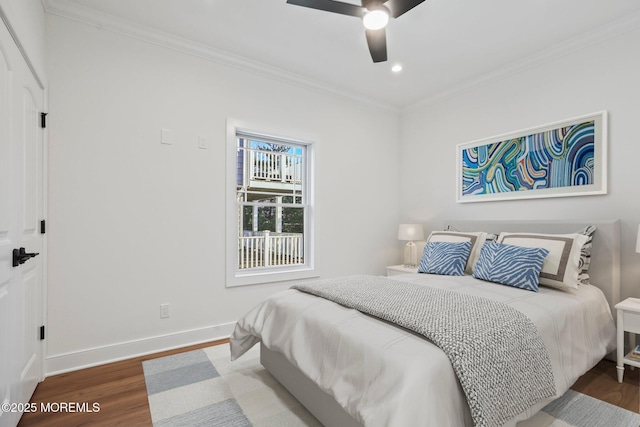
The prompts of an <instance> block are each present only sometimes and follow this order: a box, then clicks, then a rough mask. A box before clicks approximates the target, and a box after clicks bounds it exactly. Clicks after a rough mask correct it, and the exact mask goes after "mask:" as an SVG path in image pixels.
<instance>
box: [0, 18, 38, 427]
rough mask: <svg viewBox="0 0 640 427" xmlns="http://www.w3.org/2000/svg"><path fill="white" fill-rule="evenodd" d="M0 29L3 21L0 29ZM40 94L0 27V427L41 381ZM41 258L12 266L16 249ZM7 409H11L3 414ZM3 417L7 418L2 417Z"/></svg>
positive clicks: (9, 423)
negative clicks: (0, 405) (36, 254)
mask: <svg viewBox="0 0 640 427" xmlns="http://www.w3.org/2000/svg"><path fill="white" fill-rule="evenodd" d="M0 22H1V21H0ZM42 104H43V91H42V89H41V88H40V87H39V86H38V84H37V82H36V81H35V79H34V77H33V75H32V74H31V71H30V70H29V68H28V67H27V64H26V62H25V61H24V59H23V57H22V56H21V54H20V52H19V50H18V48H17V46H16V44H15V42H14V41H13V39H12V38H11V35H10V34H9V32H8V30H7V28H6V27H5V25H4V23H2V24H0V403H2V404H3V405H2V410H0V426H2V427H4V426H13V425H15V424H17V422H18V420H19V419H20V416H21V409H22V405H20V404H21V403H26V402H28V401H29V399H30V398H31V395H32V394H33V391H34V390H35V387H36V385H37V384H38V382H39V381H40V380H41V379H42V366H43V364H42V353H43V351H42V347H43V346H42V342H41V340H40V326H41V325H42V324H43V322H42V317H43V316H42V313H43V309H42V294H43V292H42V283H43V268H42V266H43V258H44V256H43V255H44V254H43V253H42V252H43V250H44V245H43V236H42V235H41V234H40V220H41V219H42V218H44V197H43V192H44V188H43V183H44V181H43V179H44V177H43V170H44V163H43V161H44V156H43V153H44V150H43V144H44V141H43V135H44V132H43V130H42V129H41V128H40V113H41V112H42ZM20 248H25V250H24V251H25V252H26V253H39V254H40V255H39V256H35V257H32V258H28V259H27V257H22V258H23V261H24V262H23V263H22V264H18V265H17V266H14V265H13V263H14V262H13V261H14V254H13V252H14V249H20ZM6 404H9V405H8V406H7V405H6ZM7 410H8V411H7Z"/></svg>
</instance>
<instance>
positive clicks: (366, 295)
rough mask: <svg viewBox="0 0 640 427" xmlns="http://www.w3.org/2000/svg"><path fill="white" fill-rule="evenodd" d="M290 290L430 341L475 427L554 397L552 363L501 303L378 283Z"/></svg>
mask: <svg viewBox="0 0 640 427" xmlns="http://www.w3.org/2000/svg"><path fill="white" fill-rule="evenodd" d="M292 288H293V289H297V290H299V291H303V292H307V293H310V294H313V295H316V296H319V297H322V298H325V299H328V300H330V301H333V302H336V303H338V304H341V305H344V306H346V307H350V308H354V309H356V310H358V311H360V312H362V313H365V314H369V315H371V316H375V317H378V318H380V319H383V320H386V321H389V322H392V323H395V324H397V325H398V326H402V327H404V328H407V329H410V330H412V331H414V332H417V333H419V334H421V335H423V336H424V337H426V338H427V339H429V340H430V341H432V342H433V343H434V344H435V345H437V346H438V347H439V348H440V349H442V351H444V353H445V354H446V355H447V356H448V357H449V360H450V361H451V364H452V365H453V370H454V371H455V373H456V375H457V376H458V380H459V381H460V384H461V386H462V389H463V390H464V393H465V395H466V398H467V402H468V403H469V408H470V409H471V416H472V418H473V422H474V424H475V425H476V426H482V427H489V426H491V427H493V426H501V425H503V424H504V423H505V422H507V421H509V420H510V419H511V418H513V417H515V416H516V415H518V414H520V413H522V412H524V411H525V410H527V409H528V408H530V407H531V406H533V405H534V404H535V403H537V402H539V401H540V400H542V399H544V398H547V397H552V396H554V395H555V383H554V380H553V371H552V368H551V361H550V359H549V354H548V353H547V349H546V348H545V345H544V342H543V340H542V338H541V337H540V334H539V333H538V329H537V328H536V326H535V325H534V324H533V322H532V321H531V320H530V319H529V318H528V317H527V316H525V315H524V314H522V313H521V312H519V311H518V310H516V309H514V308H512V307H509V306H508V305H506V304H503V303H501V302H497V301H492V300H489V299H486V298H480V297H477V296H474V295H467V294H460V293H456V292H451V291H446V290H442V289H434V288H429V287H425V286H420V285H416V284H412V283H405V282H399V281H395V280H391V279H387V278H385V277H378V276H350V277H339V278H335V279H327V280H318V281H314V282H309V283H302V284H297V285H295V286H292ZM425 363H428V362H425Z"/></svg>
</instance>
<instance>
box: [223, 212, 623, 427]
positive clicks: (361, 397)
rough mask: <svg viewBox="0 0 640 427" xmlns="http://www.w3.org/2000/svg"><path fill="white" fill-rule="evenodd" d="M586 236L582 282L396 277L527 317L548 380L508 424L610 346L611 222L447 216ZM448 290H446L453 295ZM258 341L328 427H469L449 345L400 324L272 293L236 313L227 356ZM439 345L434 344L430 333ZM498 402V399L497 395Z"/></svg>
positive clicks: (270, 364)
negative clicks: (521, 283) (530, 285)
mask: <svg viewBox="0 0 640 427" xmlns="http://www.w3.org/2000/svg"><path fill="white" fill-rule="evenodd" d="M587 225H595V226H596V228H597V231H596V233H595V234H594V236H593V248H592V251H591V263H590V267H589V275H590V283H591V284H590V285H581V286H579V287H578V289H572V290H557V289H553V288H548V287H544V286H541V287H540V289H539V291H538V292H529V291H525V290H522V289H517V288H512V287H509V286H503V285H500V284H495V283H489V282H486V281H481V280H478V279H475V278H473V277H470V276H468V275H465V276H436V275H431V274H428V275H424V274H410V275H402V276H394V277H393V279H394V280H398V281H401V282H404V283H407V284H408V285H407V286H409V285H411V286H414V287H425V288H429V289H430V291H431V290H435V291H437V290H440V289H446V290H447V291H453V292H452V293H455V294H458V295H462V296H464V297H467V296H470V297H473V298H475V297H480V298H481V299H484V300H490V301H498V302H500V303H503V304H504V305H506V306H508V307H509V309H515V310H517V311H519V312H520V313H523V314H524V315H525V316H526V317H527V318H529V319H530V320H531V321H532V322H533V324H535V326H536V327H537V329H538V331H539V332H540V339H542V341H543V342H544V346H543V347H545V348H546V350H547V352H548V357H549V359H550V363H551V371H552V375H553V376H552V381H553V383H554V384H553V386H554V387H555V389H554V390H553V391H554V393H553V394H552V395H549V397H546V398H543V399H540V400H538V401H537V402H536V403H535V404H532V405H531V406H529V407H527V408H526V409H525V410H522V411H521V412H518V413H516V415H515V416H513V417H511V418H509V419H508V420H506V422H504V423H502V422H501V423H500V425H508V426H511V425H516V423H517V422H518V421H520V420H524V419H527V418H529V417H531V416H532V415H533V414H535V413H536V412H537V411H539V410H540V409H541V408H542V407H544V406H545V405H546V404H548V403H549V402H550V401H552V400H553V399H555V398H557V397H559V396H561V395H562V394H563V393H564V392H565V391H566V390H567V389H568V388H569V387H570V386H571V385H572V384H573V383H574V382H575V381H576V380H577V378H578V377H580V376H581V375H582V374H584V373H585V372H586V371H588V370H589V369H591V368H592V367H593V366H594V365H595V364H596V363H598V361H600V360H601V359H602V358H603V357H604V356H605V355H607V354H608V353H611V352H612V351H613V350H614V347H615V326H614V324H613V319H612V316H611V312H612V309H611V307H612V306H613V305H614V304H615V303H617V302H618V301H619V293H620V278H619V265H620V260H619V257H620V253H619V252H620V249H619V246H620V244H619V239H620V236H619V235H620V224H619V221H572V222H570V221H560V222H558V221H553V222H552V221H535V222H524V221H507V222H505V221H502V222H497V221H496V222H494V221H451V222H448V223H446V224H445V228H450V229H454V230H460V231H472V230H483V231H486V232H489V233H496V234H497V233H500V232H533V233H554V234H560V233H573V232H575V231H576V230H578V229H581V228H583V227H585V226H587ZM450 293H451V292H450ZM258 342H259V343H260V345H261V362H262V364H263V365H264V366H265V367H266V368H267V369H268V370H269V372H271V373H272V374H273V375H274V377H276V378H277V379H278V380H279V381H280V382H281V383H282V384H283V385H284V386H285V387H286V388H287V389H288V390H289V391H290V392H291V393H292V394H293V395H294V396H295V397H296V398H297V399H298V400H299V401H300V402H301V403H302V404H303V405H304V406H305V407H307V408H308V409H309V410H310V411H311V412H312V413H313V414H314V415H315V416H316V418H318V420H320V422H322V423H323V424H324V425H326V426H340V427H350V426H362V425H365V426H407V425H411V426H421V425H423V426H434V425H448V426H471V425H474V424H475V425H492V423H491V422H484V421H483V422H478V419H477V417H476V414H475V412H474V413H473V414H472V412H473V411H472V409H470V403H469V402H471V400H469V401H468V400H467V397H469V394H468V392H467V389H466V388H465V389H464V390H463V388H462V386H461V380H460V378H459V377H458V376H456V374H459V372H458V370H456V369H454V367H452V365H456V364H455V363H452V362H451V360H450V357H448V354H445V353H444V352H443V350H442V349H441V348H439V347H437V346H436V345H434V344H433V343H432V342H431V341H430V340H427V339H425V338H424V337H423V336H421V335H420V334H417V333H415V332H413V331H411V330H408V329H406V328H401V327H398V326H396V325H393V324H391V323H390V322H388V321H385V320H381V319H379V318H376V317H372V316H369V315H366V314H363V313H361V312H359V311H357V310H354V309H351V308H347V307H345V306H343V305H340V304H336V303H334V302H331V301H329V300H326V299H324V298H319V297H318V296H315V295H312V294H309V293H306V292H300V291H298V290H293V289H291V290H287V291H283V292H280V293H278V294H276V295H274V296H272V297H270V298H269V299H267V300H266V301H265V302H264V303H262V304H260V305H259V306H258V307H256V308H254V309H253V310H251V311H250V312H249V313H247V315H245V316H244V317H243V318H242V319H240V320H239V322H238V324H237V326H236V329H235V331H234V334H233V335H232V337H231V346H232V358H237V357H239V356H241V354H242V353H243V352H244V351H246V350H248V348H250V347H252V346H253V345H255V344H257V343H258ZM436 342H437V341H436ZM497 403H501V402H497Z"/></svg>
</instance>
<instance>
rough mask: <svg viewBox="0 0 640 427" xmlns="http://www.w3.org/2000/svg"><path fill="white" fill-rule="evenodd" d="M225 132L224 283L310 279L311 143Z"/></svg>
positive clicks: (260, 134) (311, 266)
mask: <svg viewBox="0 0 640 427" xmlns="http://www.w3.org/2000/svg"><path fill="white" fill-rule="evenodd" d="M229 133H230V137H229V141H228V142H227V144H228V154H227V169H228V170H227V177H228V181H227V186H228V189H227V190H228V193H227V194H228V195H229V198H228V200H227V285H228V286H235V285H245V284H255V283H265V282H273V281H279V280H290V279H296V278H303V277H309V276H311V275H312V274H309V272H311V271H312V270H313V246H312V243H313V242H312V239H313V236H312V230H313V227H312V225H313V224H312V214H311V210H312V208H313V205H312V197H311V195H312V188H311V184H312V183H311V176H312V175H311V169H312V164H311V160H312V155H311V154H312V145H311V144H310V143H308V142H302V141H296V140H292V139H289V138H282V137H276V136H272V135H267V134H263V133H259V132H253V131H247V130H243V129H240V128H237V127H235V126H233V125H231V126H230V129H229ZM231 136H232V138H231Z"/></svg>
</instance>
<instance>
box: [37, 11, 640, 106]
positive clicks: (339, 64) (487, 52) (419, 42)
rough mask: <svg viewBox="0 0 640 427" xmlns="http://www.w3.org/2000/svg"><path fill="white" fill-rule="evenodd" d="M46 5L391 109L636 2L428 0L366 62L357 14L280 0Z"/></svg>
mask: <svg viewBox="0 0 640 427" xmlns="http://www.w3.org/2000/svg"><path fill="white" fill-rule="evenodd" d="M345 1H349V2H351V3H357V0H345ZM45 5H46V8H47V10H48V11H49V12H52V13H59V14H62V15H65V14H67V15H70V14H71V11H73V14H74V16H75V17H76V18H77V17H78V16H91V17H92V19H93V20H98V21H99V20H104V21H108V22H116V21H117V22H123V23H126V24H127V25H128V26H129V27H134V26H135V27H138V26H142V27H144V29H145V30H149V31H151V32H153V33H154V34H156V35H157V34H162V35H163V37H166V36H171V37H173V36H176V37H178V38H180V40H182V42H184V41H185V40H186V41H189V42H194V44H195V45H197V46H206V47H207V48H210V49H211V50H212V51H214V52H217V53H219V54H220V55H221V56H224V55H227V54H231V55H227V56H226V58H227V59H228V58H229V57H231V58H232V59H231V60H232V61H233V60H237V61H239V62H244V63H245V65H246V64H247V63H250V64H252V65H251V66H252V67H254V68H256V69H262V70H263V71H264V72H267V73H271V74H277V75H279V77H280V78H282V77H283V76H286V77H287V78H291V79H293V80H295V81H296V82H297V83H298V84H300V83H301V82H303V83H306V84H310V85H311V86H316V87H326V88H327V90H329V91H332V92H334V93H341V94H343V95H347V96H350V97H354V98H359V99H363V100H368V101H371V102H374V103H377V104H379V105H383V106H387V107H391V108H394V109H400V108H404V107H408V106H411V105H415V104H416V103H420V102H425V101H428V100H432V99H435V98H438V97H441V96H444V95H446V94H448V93H451V92H455V91H456V90H459V89H460V88H462V87H466V86H469V85H473V84H475V83H479V82H482V81H486V80H487V79H491V78H493V77H495V76H498V75H502V74H504V73H507V72H513V71H514V70H517V69H521V68H523V67H527V66H531V65H532V64H535V63H536V62H538V61H543V60H546V59H549V58H550V57H553V56H557V55H561V54H564V53H566V52H569V51H572V50H575V49H577V48H580V47H582V46H585V45H588V44H591V43H593V42H596V41H598V40H600V39H602V38H606V37H609V36H612V35H616V34H618V33H620V32H622V31H626V30H629V29H631V28H636V27H640V1H638V0H529V1H522V0H483V1H479V0H427V1H425V2H424V3H422V4H420V5H419V6H417V7H416V8H414V9H412V10H411V11H409V12H407V13H406V14H405V15H403V16H400V17H399V18H398V19H395V20H394V19H392V20H391V22H390V23H389V25H388V27H387V48H388V56H389V60H388V62H383V63H378V64H374V63H373V62H372V61H371V57H370V56H369V51H368V49H367V45H366V41H365V37H364V30H363V27H362V23H361V22H360V20H359V19H358V18H354V17H350V16H343V15H337V14H333V13H328V12H323V11H319V10H313V9H308V8H304V7H300V6H294V5H289V4H287V3H286V0H108V1H107V0H45ZM96 11H97V12H96ZM632 54H637V52H633V53H632ZM214 56H215V55H214ZM245 60H247V61H245ZM594 60H597V58H594ZM395 63H400V64H402V65H403V67H404V70H403V71H402V72H401V73H399V74H394V73H392V72H391V71H390V68H391V66H392V65H393V64H395Z"/></svg>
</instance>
